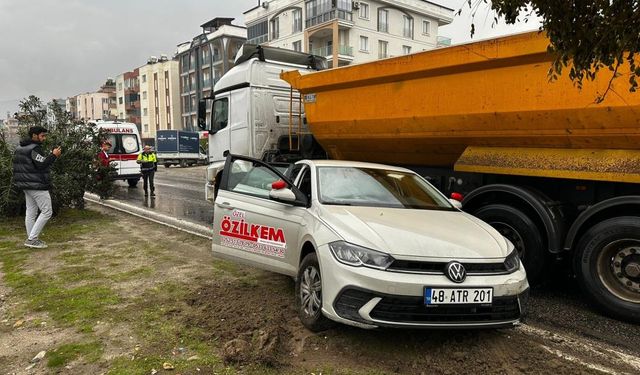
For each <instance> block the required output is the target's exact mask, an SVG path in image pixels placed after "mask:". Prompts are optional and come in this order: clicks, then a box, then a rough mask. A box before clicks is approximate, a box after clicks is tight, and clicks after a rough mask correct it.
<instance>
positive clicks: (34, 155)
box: [13, 139, 56, 190]
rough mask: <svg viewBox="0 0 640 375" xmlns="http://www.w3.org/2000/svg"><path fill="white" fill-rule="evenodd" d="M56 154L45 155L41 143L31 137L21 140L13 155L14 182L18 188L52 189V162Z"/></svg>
mask: <svg viewBox="0 0 640 375" xmlns="http://www.w3.org/2000/svg"><path fill="white" fill-rule="evenodd" d="M54 161H56V156H55V155H53V154H51V155H49V156H46V157H45V156H44V155H43V154H42V147H41V146H40V143H37V142H34V141H32V140H30V139H25V140H23V141H21V142H20V147H18V148H17V149H16V153H15V155H14V157H13V182H14V184H15V186H16V188H17V189H18V190H49V189H51V176H50V173H49V170H50V169H51V164H53V162H54Z"/></svg>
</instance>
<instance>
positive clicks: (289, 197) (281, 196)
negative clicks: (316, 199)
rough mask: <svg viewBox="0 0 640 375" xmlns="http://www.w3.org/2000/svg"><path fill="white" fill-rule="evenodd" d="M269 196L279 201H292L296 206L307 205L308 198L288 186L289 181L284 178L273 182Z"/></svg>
mask: <svg viewBox="0 0 640 375" xmlns="http://www.w3.org/2000/svg"><path fill="white" fill-rule="evenodd" d="M269 198H271V199H273V200H274V201H277V202H282V203H291V204H293V205H295V206H306V205H307V201H306V199H304V197H303V198H300V197H299V196H297V195H296V193H295V192H294V191H293V190H292V189H290V188H288V187H287V183H286V182H284V181H283V180H278V181H275V182H273V183H271V191H270V192H269Z"/></svg>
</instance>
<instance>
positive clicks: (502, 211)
mask: <svg viewBox="0 0 640 375" xmlns="http://www.w3.org/2000/svg"><path fill="white" fill-rule="evenodd" d="M473 215H474V216H476V217H477V218H479V219H481V220H483V221H485V222H486V223H487V224H489V225H491V226H492V227H494V228H495V229H496V230H497V231H498V232H499V233H500V234H502V235H503V236H505V237H506V238H507V239H508V240H509V241H511V242H512V243H513V245H514V246H515V248H516V250H517V251H518V255H519V256H520V259H521V260H522V264H523V265H524V269H525V270H526V271H527V278H528V279H529V283H530V284H531V285H537V284H540V283H541V281H542V280H541V279H542V274H543V272H544V270H545V266H546V264H547V260H548V257H547V254H546V252H545V250H544V246H543V244H542V235H541V234H540V230H538V227H537V226H536V225H535V223H534V222H533V221H532V220H531V219H530V218H529V217H528V216H527V215H526V214H525V213H523V212H522V211H520V210H518V209H517V208H514V207H511V206H507V205H504V204H490V205H487V206H484V207H481V208H480V209H479V210H477V211H476V212H474V213H473Z"/></svg>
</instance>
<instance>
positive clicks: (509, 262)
mask: <svg viewBox="0 0 640 375" xmlns="http://www.w3.org/2000/svg"><path fill="white" fill-rule="evenodd" d="M504 268H505V269H506V270H507V272H509V273H511V272H515V271H517V270H518V269H519V268H520V257H519V256H518V251H517V250H515V249H513V250H512V251H511V253H510V254H509V255H507V257H506V258H505V259H504Z"/></svg>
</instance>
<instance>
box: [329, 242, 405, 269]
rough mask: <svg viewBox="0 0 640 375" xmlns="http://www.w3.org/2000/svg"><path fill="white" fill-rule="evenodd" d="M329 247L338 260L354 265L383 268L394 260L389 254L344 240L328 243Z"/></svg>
mask: <svg viewBox="0 0 640 375" xmlns="http://www.w3.org/2000/svg"><path fill="white" fill-rule="evenodd" d="M329 249H331V253H332V254H333V256H334V257H335V258H336V259H337V260H338V262H340V263H343V264H347V265H349V266H354V267H370V268H377V269H381V270H384V269H386V268H387V267H389V266H390V265H391V263H393V261H394V260H395V259H393V257H392V256H391V255H389V254H385V253H382V252H379V251H375V250H371V249H367V248H364V247H361V246H358V245H353V244H350V243H348V242H344V241H337V242H332V243H330V244H329Z"/></svg>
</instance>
